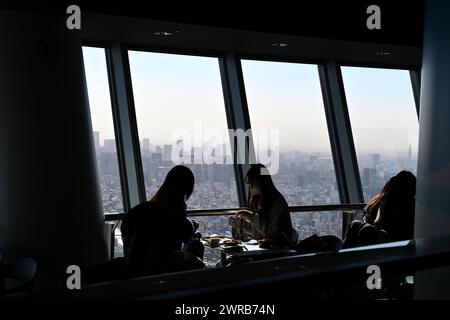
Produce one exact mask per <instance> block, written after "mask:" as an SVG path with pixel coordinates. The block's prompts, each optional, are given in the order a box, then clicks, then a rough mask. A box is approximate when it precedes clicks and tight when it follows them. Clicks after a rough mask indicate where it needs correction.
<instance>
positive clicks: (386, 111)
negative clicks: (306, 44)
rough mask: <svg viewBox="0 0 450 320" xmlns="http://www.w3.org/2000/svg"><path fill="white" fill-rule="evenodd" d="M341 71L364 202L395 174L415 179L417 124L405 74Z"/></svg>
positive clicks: (407, 73) (410, 91) (396, 71)
mask: <svg viewBox="0 0 450 320" xmlns="http://www.w3.org/2000/svg"><path fill="white" fill-rule="evenodd" d="M341 69H342V76H343V80H344V87H345V94H346V98H347V105H348V110H349V116H350V121H351V126H352V131H353V139H354V142H355V148H356V155H357V158H358V165H359V172H360V175H361V182H362V186H363V191H364V198H365V200H366V201H368V200H369V199H370V198H371V197H372V196H373V195H375V194H376V193H377V192H378V191H379V190H380V189H381V188H382V186H383V185H384V183H385V182H386V181H387V180H388V179H389V178H390V177H392V176H394V175H396V174H397V173H398V172H399V171H401V170H408V171H411V172H412V173H414V174H416V167H417V148H418V132H419V124H418V118H417V112H416V108H415V103H414V96H413V92H412V86H411V81H410V77H409V71H407V70H391V69H374V68H357V67H342V68H341Z"/></svg>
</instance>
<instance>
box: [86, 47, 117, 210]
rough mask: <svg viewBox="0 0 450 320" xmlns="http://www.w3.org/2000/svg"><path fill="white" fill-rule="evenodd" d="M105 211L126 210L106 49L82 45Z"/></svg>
mask: <svg viewBox="0 0 450 320" xmlns="http://www.w3.org/2000/svg"><path fill="white" fill-rule="evenodd" d="M83 57H84V67H85V72H86V81H87V87H88V94H89V105H90V108H91V119H92V128H93V131H94V132H93V134H94V142H95V153H96V158H97V168H98V174H99V179H100V190H101V195H102V202H103V212H105V213H117V212H123V210H124V209H123V203H122V190H121V184H120V175H119V164H118V161H117V153H116V143H115V134H114V124H113V118H112V109H111V100H110V95H109V85H108V72H107V69H106V59H105V49H103V48H91V47H83Z"/></svg>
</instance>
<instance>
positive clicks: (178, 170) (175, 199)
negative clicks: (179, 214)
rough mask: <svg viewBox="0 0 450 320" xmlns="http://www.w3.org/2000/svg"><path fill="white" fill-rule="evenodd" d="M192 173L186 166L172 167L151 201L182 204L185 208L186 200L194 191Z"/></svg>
mask: <svg viewBox="0 0 450 320" xmlns="http://www.w3.org/2000/svg"><path fill="white" fill-rule="evenodd" d="M194 183H195V180H194V174H193V173H192V171H191V169H189V168H188V167H186V166H182V165H178V166H175V167H173V168H172V169H171V170H170V171H169V172H168V173H167V176H166V179H165V180H164V182H163V184H162V186H161V188H159V190H158V192H157V193H156V195H155V196H154V197H153V199H152V201H158V202H159V201H164V202H168V203H166V204H167V205H182V206H183V209H185V208H186V201H187V200H188V199H189V197H190V196H191V194H192V192H193V191H194Z"/></svg>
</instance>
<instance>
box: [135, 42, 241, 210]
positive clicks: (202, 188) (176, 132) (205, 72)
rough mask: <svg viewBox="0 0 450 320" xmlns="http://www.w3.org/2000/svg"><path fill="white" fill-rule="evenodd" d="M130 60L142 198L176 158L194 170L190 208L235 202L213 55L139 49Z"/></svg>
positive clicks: (156, 186)
mask: <svg viewBox="0 0 450 320" xmlns="http://www.w3.org/2000/svg"><path fill="white" fill-rule="evenodd" d="M129 60H130V68H131V77H132V82H133V93H134V101H135V107H136V117H137V124H138V131H139V137H140V139H141V154H142V163H143V170H144V180H145V186H146V193H147V198H151V197H152V196H153V195H154V193H155V192H156V191H157V190H158V189H159V187H160V186H161V184H162V182H163V180H164V178H165V176H166V174H167V172H168V171H169V170H170V168H172V167H173V166H174V165H175V164H177V163H179V162H178V160H180V162H182V163H183V164H185V165H187V166H188V167H190V168H191V169H192V171H193V172H194V176H195V182H196V183H195V190H194V193H193V194H192V196H191V198H190V199H189V201H188V208H189V209H208V208H227V207H237V206H238V199H237V191H236V182H235V178H234V170H233V165H232V163H231V161H226V159H225V156H226V155H227V154H228V155H231V152H230V146H229V136H228V131H227V130H228V127H227V120H226V115H225V106H224V102H223V93H222V86H221V80H220V72H219V64H218V60H217V59H216V58H207V57H194V56H184V55H174V54H160V53H151V52H139V51H130V52H129ZM202 154H203V156H202ZM206 155H209V157H207V156H206ZM180 156H182V157H183V159H181V158H180ZM207 158H208V159H207ZM227 158H229V159H231V157H227ZM227 163H228V164H227Z"/></svg>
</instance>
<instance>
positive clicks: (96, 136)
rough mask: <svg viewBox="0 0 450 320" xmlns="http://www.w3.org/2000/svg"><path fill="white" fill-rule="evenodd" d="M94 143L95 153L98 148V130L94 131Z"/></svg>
mask: <svg viewBox="0 0 450 320" xmlns="http://www.w3.org/2000/svg"><path fill="white" fill-rule="evenodd" d="M94 145H95V153H96V154H97V153H98V151H99V150H100V132H98V131H94Z"/></svg>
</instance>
